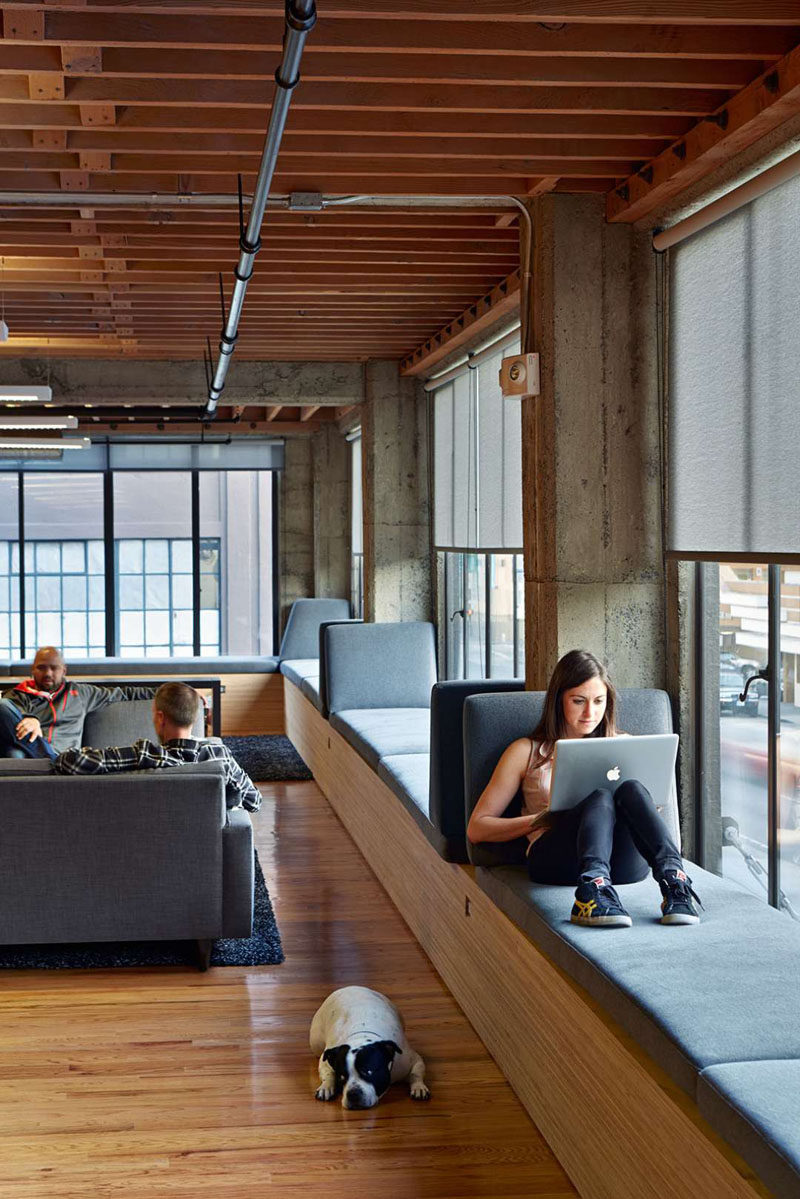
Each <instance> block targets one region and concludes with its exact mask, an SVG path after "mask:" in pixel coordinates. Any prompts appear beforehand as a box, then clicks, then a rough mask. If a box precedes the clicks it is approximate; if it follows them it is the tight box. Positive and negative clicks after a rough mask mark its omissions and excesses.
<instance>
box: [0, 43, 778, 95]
mask: <svg viewBox="0 0 800 1199" xmlns="http://www.w3.org/2000/svg"><path fill="white" fill-rule="evenodd" d="M75 50H76V52H77V53H78V54H80V55H81V56H82V57H81V58H80V59H79V60H78V61H79V63H83V67H82V68H81V66H80V65H78V64H76V63H75V62H73V61H72V58H71V56H70V51H69V50H68V49H63V50H62V51H61V53H59V51H58V49H57V48H55V47H53V48H50V47H46V46H41V45H38V46H20V45H18V44H17V43H14V44H8V45H2V44H0V75H2V76H14V75H19V74H34V73H35V74H36V77H37V78H43V79H44V80H52V82H50V83H49V84H48V88H47V89H46V90H44V91H41V92H39V93H38V94H34V92H33V91H31V94H30V98H31V99H32V100H33V99H53V100H55V99H63V98H64V75H63V74H62V73H61V72H62V59H64V58H65V60H66V61H67V62H68V64H69V66H70V68H71V70H70V72H69V76H68V77H69V78H74V79H78V78H81V77H83V76H93V77H96V78H102V79H103V80H111V79H120V80H124V79H137V80H139V79H141V80H147V79H160V78H164V79H169V80H177V79H180V80H190V79H193V80H202V81H203V89H205V81H207V80H212V79H213V80H226V81H232V80H236V81H239V82H241V81H246V80H255V81H258V83H259V85H261V87H262V103H263V79H264V78H265V77H266V76H268V75H269V73H270V70H271V69H274V55H272V54H270V53H267V52H258V51H252V50H250V51H247V50H231V49H228V48H227V46H220V47H217V48H215V49H213V50H198V49H194V50H190V49H180V48H177V47H176V46H174V45H172V44H167V45H160V46H159V47H157V48H155V47H149V48H146V49H139V48H136V49H131V48H125V49H114V48H108V47H104V48H103V50H102V52H101V50H100V49H99V48H97V50H96V60H95V62H96V65H95V63H93V62H92V61H90V60H89V59H88V57H87V47H75ZM48 52H50V53H52V54H53V55H54V56H55V60H56V61H55V65H51V64H50V63H48V62H47V54H48ZM101 54H102V64H100V56H101ZM761 69H762V60H760V59H758V60H744V61H742V60H739V59H702V58H678V57H671V58H621V57H611V56H608V55H606V56H597V57H595V56H590V55H586V56H579V57H572V56H567V55H563V56H558V55H556V56H553V57H550V56H548V57H546V58H545V57H538V56H531V55H522V54H516V55H514V54H506V55H495V56H491V55H488V56H487V55H484V54H482V53H480V54H478V53H476V54H463V55H459V56H455V55H450V56H447V55H445V56H436V55H432V54H418V55H410V54H394V53H391V52H390V51H386V52H384V53H380V54H375V53H374V52H373V51H372V50H370V51H369V53H365V54H354V53H351V52H350V53H349V52H346V51H320V50H319V49H317V48H316V47H315V48H314V49H311V48H309V49H308V50H306V52H305V54H304V55H303V84H304V89H305V88H306V87H308V86H309V84H311V83H321V82H333V83H339V82H342V81H346V82H348V83H370V84H385V83H396V82H398V81H402V82H404V83H410V84H415V85H416V84H422V83H424V84H448V83H457V84H459V85H470V86H485V85H488V84H501V85H508V86H514V85H518V84H524V85H526V86H535V85H540V86H541V85H550V84H557V85H563V86H573V87H587V86H588V87H594V86H597V87H605V86H608V87H640V86H648V87H664V88H670V87H675V88H677V87H702V88H711V89H717V90H720V89H721V90H723V91H725V90H729V91H733V90H738V89H739V88H742V87H744V86H746V84H748V83H749V82H750V81H751V80H752V79H753V77H754V76H755V75H757V74H758V73H759V71H760V70H761ZM42 72H47V74H44V75H43V74H42ZM55 80H58V81H59V83H58V84H56V83H55ZM54 89H55V91H54ZM51 93H52V94H51Z"/></svg>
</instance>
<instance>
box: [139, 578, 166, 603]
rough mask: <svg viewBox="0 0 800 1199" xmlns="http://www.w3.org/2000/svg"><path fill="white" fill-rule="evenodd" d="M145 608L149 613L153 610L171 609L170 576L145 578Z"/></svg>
mask: <svg viewBox="0 0 800 1199" xmlns="http://www.w3.org/2000/svg"><path fill="white" fill-rule="evenodd" d="M144 606H145V608H147V609H148V611H149V610H150V609H152V608H169V576H168V575H146V576H145V588H144Z"/></svg>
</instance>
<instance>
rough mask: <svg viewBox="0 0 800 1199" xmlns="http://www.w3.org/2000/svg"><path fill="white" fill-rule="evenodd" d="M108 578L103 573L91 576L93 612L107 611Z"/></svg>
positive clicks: (90, 600) (90, 589)
mask: <svg viewBox="0 0 800 1199" xmlns="http://www.w3.org/2000/svg"><path fill="white" fill-rule="evenodd" d="M105 607H106V580H105V577H104V576H103V575H90V576H89V608H90V610H91V611H92V612H105Z"/></svg>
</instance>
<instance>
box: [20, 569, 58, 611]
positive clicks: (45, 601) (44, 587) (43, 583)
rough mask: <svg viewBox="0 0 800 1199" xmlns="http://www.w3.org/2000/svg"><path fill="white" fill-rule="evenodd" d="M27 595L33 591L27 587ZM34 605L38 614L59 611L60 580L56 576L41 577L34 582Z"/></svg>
mask: <svg viewBox="0 0 800 1199" xmlns="http://www.w3.org/2000/svg"><path fill="white" fill-rule="evenodd" d="M27 590H28V593H29V594H31V593H32V591H33V589H32V588H31V587H29V588H28V589H27ZM34 594H35V600H34V602H35V605H36V611H38V612H60V611H61V579H60V577H59V576H58V575H57V576H56V577H55V578H54V577H53V576H52V575H43V576H41V577H40V578H38V579H37V580H36V591H35V593H34Z"/></svg>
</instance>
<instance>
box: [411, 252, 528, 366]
mask: <svg viewBox="0 0 800 1199" xmlns="http://www.w3.org/2000/svg"><path fill="white" fill-rule="evenodd" d="M519 287H520V277H519V271H515V272H514V274H513V275H509V276H508V278H507V279H504V280H503V281H502V283H499V284H498V285H497V286H496V287H494V288H493V289H492V290H491V291H490V292H489V293H488V294H487V295H485V296H483V297H482V298H481V299H480V300H477V301H476V302H475V303H474V304H471V305H470V306H469V308H467V309H466V310H465V311H464V312H462V313H461V315H460V316H458V317H456V319H455V320H454V321H450V322H449V324H447V325H445V326H444V328H442V329H440V330H439V331H438V332H437V333H436V334H435V335H434V336H433V337H431V338H428V340H427V341H425V342H424V343H423V344H422V345H420V346H417V348H416V349H415V350H413V351H412V352H411V353H410V354H409V355H408V356H407V357H406V358H404V359H403V361H402V362H401V364H400V373H401V374H403V375H422V374H425V373H427V372H429V371H430V370H431V369H432V368H433V367H434V366H435V365H436V363H437V362H441V360H442V359H443V358H445V357H447V355H448V354H452V353H453V352H454V351H455V350H457V349H459V348H460V347H461V346H463V345H466V343H467V342H469V341H472V340H473V339H474V338H476V337H478V336H479V335H480V333H481V332H482V331H483V330H484V329H487V328H489V327H491V326H492V325H493V324H495V323H496V322H497V321H498V320H500V319H501V318H502V317H503V316H506V315H509V314H511V313H513V312H516V311H517V310H518V309H519Z"/></svg>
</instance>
